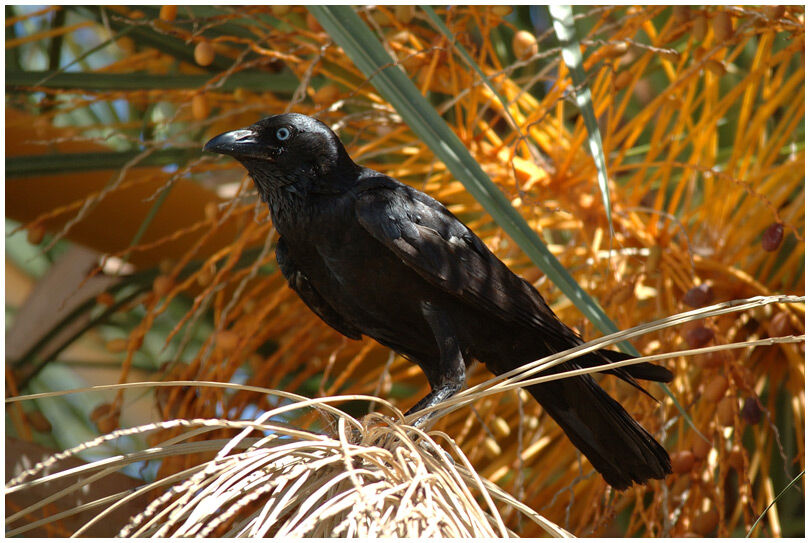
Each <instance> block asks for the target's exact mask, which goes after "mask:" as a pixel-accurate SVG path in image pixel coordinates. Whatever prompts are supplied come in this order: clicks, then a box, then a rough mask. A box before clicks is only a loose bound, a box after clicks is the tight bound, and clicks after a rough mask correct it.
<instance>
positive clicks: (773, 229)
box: [762, 222, 785, 252]
mask: <svg viewBox="0 0 810 543" xmlns="http://www.w3.org/2000/svg"><path fill="white" fill-rule="evenodd" d="M784 234H785V227H784V226H783V225H782V224H781V223H778V222H775V223H773V224H771V225H770V226H769V227H768V228H766V229H765V231H764V232H763V233H762V248H763V249H764V250H765V251H768V252H770V251H775V250H777V249H778V248H779V246H780V245H781V244H782V236H784Z"/></svg>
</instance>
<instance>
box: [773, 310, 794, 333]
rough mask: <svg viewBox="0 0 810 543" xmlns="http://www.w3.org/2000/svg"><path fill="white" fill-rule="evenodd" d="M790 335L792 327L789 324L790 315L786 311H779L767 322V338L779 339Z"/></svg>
mask: <svg viewBox="0 0 810 543" xmlns="http://www.w3.org/2000/svg"><path fill="white" fill-rule="evenodd" d="M791 334H793V326H791V324H790V315H789V314H788V313H787V312H786V311H780V312H779V313H777V314H776V315H774V316H773V318H772V319H770V320H769V321H768V335H769V336H771V337H781V336H789V335H791Z"/></svg>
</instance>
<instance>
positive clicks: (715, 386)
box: [703, 375, 728, 402]
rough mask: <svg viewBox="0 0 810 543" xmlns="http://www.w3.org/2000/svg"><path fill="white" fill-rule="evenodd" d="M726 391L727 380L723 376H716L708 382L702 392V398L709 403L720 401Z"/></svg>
mask: <svg viewBox="0 0 810 543" xmlns="http://www.w3.org/2000/svg"><path fill="white" fill-rule="evenodd" d="M726 389H728V379H726V377H725V376H724V375H716V376H714V377H713V378H712V380H711V381H709V384H707V385H706V388H705V389H704V390H703V397H704V398H706V399H707V400H709V401H710V402H717V401H720V398H722V397H723V396H724V395H725V393H726Z"/></svg>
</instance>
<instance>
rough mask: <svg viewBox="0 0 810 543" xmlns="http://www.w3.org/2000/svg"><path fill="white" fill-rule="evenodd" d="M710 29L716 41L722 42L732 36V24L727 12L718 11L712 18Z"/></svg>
mask: <svg viewBox="0 0 810 543" xmlns="http://www.w3.org/2000/svg"><path fill="white" fill-rule="evenodd" d="M712 28H714V36H715V38H717V41H719V42H724V41H726V40H727V39H729V38H730V37H732V36H733V35H734V23H733V22H732V20H731V15H730V14H729V13H728V12H727V11H718V12H717V13H715V14H714V16H713V17H712Z"/></svg>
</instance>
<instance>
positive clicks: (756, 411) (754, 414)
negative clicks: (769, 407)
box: [740, 398, 762, 426]
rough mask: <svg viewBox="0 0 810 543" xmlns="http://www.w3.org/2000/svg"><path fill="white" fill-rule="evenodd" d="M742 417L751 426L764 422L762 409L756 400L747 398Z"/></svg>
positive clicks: (741, 412) (741, 413)
mask: <svg viewBox="0 0 810 543" xmlns="http://www.w3.org/2000/svg"><path fill="white" fill-rule="evenodd" d="M740 417H741V418H742V420H744V421H745V423H746V424H749V425H751V426H753V425H755V424H759V423H760V421H761V420H762V408H761V407H760V406H759V401H758V400H757V399H756V398H746V399H745V402H743V406H742V410H741V411H740Z"/></svg>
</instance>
